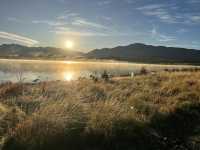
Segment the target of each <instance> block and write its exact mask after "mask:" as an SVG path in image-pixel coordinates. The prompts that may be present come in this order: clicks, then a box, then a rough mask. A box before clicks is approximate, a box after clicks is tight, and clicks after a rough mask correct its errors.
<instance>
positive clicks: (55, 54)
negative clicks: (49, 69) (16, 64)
mask: <svg viewBox="0 0 200 150" xmlns="http://www.w3.org/2000/svg"><path fill="white" fill-rule="evenodd" d="M82 55H83V53H81V52H77V51H68V50H64V49H61V48H55V47H27V46H22V45H18V44H3V45H0V57H1V58H28V59H30V58H31V59H36V58H44V59H67V58H74V57H78V56H82Z"/></svg>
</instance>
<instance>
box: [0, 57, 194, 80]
mask: <svg viewBox="0 0 200 150" xmlns="http://www.w3.org/2000/svg"><path fill="white" fill-rule="evenodd" d="M142 67H145V68H146V69H147V70H149V71H159V70H164V69H166V68H169V69H172V68H187V67H191V66H183V65H152V64H135V63H126V62H115V61H102V62H100V61H99V62H98V61H90V62H89V61H47V60H45V61H42V60H8V59H0V82H6V81H12V82H16V81H19V80H23V81H24V82H32V81H33V80H36V79H39V80H40V81H52V80H61V81H70V80H76V79H78V78H80V77H89V76H90V75H91V74H93V75H97V76H99V75H100V74H101V73H103V71H104V70H106V71H107V72H108V73H109V74H111V75H115V76H119V75H126V74H130V73H131V72H135V73H136V72H139V70H140V69H141V68H142Z"/></svg>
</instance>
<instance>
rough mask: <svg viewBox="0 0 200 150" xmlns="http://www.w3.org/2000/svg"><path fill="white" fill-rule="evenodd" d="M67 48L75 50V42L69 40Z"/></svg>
mask: <svg viewBox="0 0 200 150" xmlns="http://www.w3.org/2000/svg"><path fill="white" fill-rule="evenodd" d="M65 47H66V48H67V49H72V48H74V42H73V41H71V40H67V41H66V42H65Z"/></svg>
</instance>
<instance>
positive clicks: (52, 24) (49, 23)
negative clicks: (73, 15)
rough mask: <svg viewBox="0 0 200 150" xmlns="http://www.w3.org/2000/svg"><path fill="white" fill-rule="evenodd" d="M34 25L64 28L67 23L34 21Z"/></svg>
mask: <svg viewBox="0 0 200 150" xmlns="http://www.w3.org/2000/svg"><path fill="white" fill-rule="evenodd" d="M32 23H34V24H47V25H49V26H62V25H65V24H66V23H64V22H60V21H50V20H34V21H32Z"/></svg>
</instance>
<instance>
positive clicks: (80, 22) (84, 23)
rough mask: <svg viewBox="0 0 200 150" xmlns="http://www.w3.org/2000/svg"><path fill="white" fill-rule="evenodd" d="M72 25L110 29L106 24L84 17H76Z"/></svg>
mask: <svg viewBox="0 0 200 150" xmlns="http://www.w3.org/2000/svg"><path fill="white" fill-rule="evenodd" d="M72 25H76V26H82V27H91V28H99V29H108V27H106V26H104V25H102V24H98V23H95V22H91V21H88V20H86V19H83V18H76V19H75V20H74V21H73V22H72Z"/></svg>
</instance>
